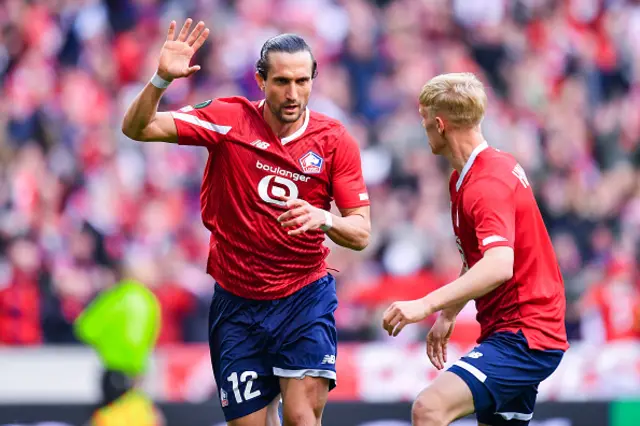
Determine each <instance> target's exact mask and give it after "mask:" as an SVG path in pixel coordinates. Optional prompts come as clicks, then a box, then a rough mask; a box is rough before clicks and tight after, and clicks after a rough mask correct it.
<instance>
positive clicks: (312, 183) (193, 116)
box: [122, 19, 370, 426]
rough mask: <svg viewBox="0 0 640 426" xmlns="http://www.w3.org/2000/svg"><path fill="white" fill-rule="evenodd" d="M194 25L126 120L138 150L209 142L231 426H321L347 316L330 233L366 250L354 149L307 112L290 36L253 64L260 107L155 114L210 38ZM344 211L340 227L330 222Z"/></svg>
mask: <svg viewBox="0 0 640 426" xmlns="http://www.w3.org/2000/svg"><path fill="white" fill-rule="evenodd" d="M191 25H192V21H191V20H190V19H189V20H187V21H186V23H185V24H184V26H183V28H182V30H181V31H180V33H179V34H178V36H177V38H176V36H175V28H176V25H175V22H172V23H171V24H170V26H169V32H168V35H167V40H166V42H165V44H164V46H163V48H162V50H161V52H160V59H159V65H158V70H157V73H156V74H155V75H154V76H153V78H152V79H151V81H150V82H149V84H147V85H146V87H145V88H144V89H143V90H142V92H141V93H140V94H139V95H138V96H137V98H136V99H135V100H134V101H133V103H132V104H131V106H130V107H129V109H128V110H127V112H126V115H125V118H124V122H123V125H122V130H123V132H124V133H125V134H126V135H127V136H129V137H130V138H132V139H135V140H138V141H163V142H170V143H178V144H181V145H199V146H202V147H205V148H206V149H207V150H208V152H209V157H208V162H207V165H206V167H205V171H204V178H203V183H202V193H201V202H202V220H203V222H204V225H205V226H206V228H207V229H208V230H209V231H210V232H211V241H210V252H209V260H208V265H207V270H208V273H209V274H210V275H211V276H213V278H214V279H215V280H216V286H215V292H214V296H213V300H212V303H211V310H210V315H209V326H210V340H209V344H210V350H211V361H212V365H213V371H214V375H215V378H216V382H217V384H218V392H219V397H220V402H221V405H222V410H223V412H224V415H225V418H226V420H227V422H228V423H229V424H230V425H234V426H244V425H265V424H269V425H272V424H278V423H279V418H278V413H277V409H278V404H279V400H280V395H282V400H283V417H284V423H285V424H286V425H316V424H320V422H321V416H322V411H323V409H324V405H325V403H326V400H327V394H328V391H329V390H330V389H331V388H333V387H334V386H335V382H336V369H335V362H336V344H337V342H336V340H337V336H336V327H335V320H334V311H335V309H336V307H337V298H336V288H335V281H334V278H333V277H332V276H331V275H330V274H328V273H327V270H326V265H325V258H326V256H327V254H328V248H326V247H325V246H324V245H323V242H324V240H325V235H327V236H329V238H331V239H332V240H333V241H334V242H335V243H337V244H339V245H341V246H344V247H348V248H350V249H353V250H362V249H364V248H365V247H366V246H367V244H368V241H369V233H370V220H369V197H368V195H367V190H366V188H365V185H364V180H363V178H362V171H361V163H360V152H359V149H358V145H357V143H356V141H355V140H354V139H353V138H352V137H351V136H350V135H349V133H347V131H346V130H345V128H344V127H343V126H342V125H341V124H340V123H339V122H338V121H336V120H333V119H331V118H329V117H326V116H324V115H322V114H319V113H316V112H312V111H309V109H308V108H307V102H308V100H309V95H310V93H311V86H312V82H313V78H314V77H315V76H316V68H317V65H316V61H315V60H314V58H313V55H312V53H311V50H310V48H309V46H308V45H307V44H306V43H305V41H304V40H303V39H302V38H300V37H298V36H296V35H291V34H283V35H279V36H276V37H274V38H272V39H270V40H268V41H267V42H266V43H265V44H264V46H263V47H262V51H261V54H260V58H259V60H258V62H257V66H256V68H257V71H256V81H257V83H258V86H259V87H260V89H261V90H262V91H263V92H264V94H265V99H264V100H262V101H260V102H250V101H248V100H247V99H245V98H242V97H230V98H220V99H214V100H209V101H206V102H203V103H200V104H198V105H194V106H187V107H184V108H182V109H181V110H179V111H173V112H157V107H158V102H159V100H160V97H161V96H162V94H163V92H164V90H165V89H166V88H167V87H168V86H169V83H170V82H171V81H172V80H175V79H177V78H182V77H189V76H190V75H192V74H193V73H195V72H197V71H198V70H199V69H200V67H199V66H197V65H193V66H190V64H189V62H190V60H191V58H192V57H193V54H194V53H195V51H196V50H198V48H200V47H201V46H202V44H203V43H204V42H205V39H206V38H207V36H208V33H209V30H208V29H207V28H205V26H204V23H202V22H200V23H198V24H197V25H196V26H195V28H194V29H193V31H191V32H190V29H191ZM332 200H335V202H336V205H337V207H338V209H339V210H340V213H341V214H340V216H335V215H333V214H331V213H330V212H329V210H330V204H331V201H332Z"/></svg>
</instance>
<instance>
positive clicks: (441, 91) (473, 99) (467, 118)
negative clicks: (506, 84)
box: [419, 73, 487, 128]
mask: <svg viewBox="0 0 640 426" xmlns="http://www.w3.org/2000/svg"><path fill="white" fill-rule="evenodd" d="M419 99H420V105H421V106H423V107H425V108H427V109H428V110H429V111H430V112H431V113H432V114H442V115H444V117H445V118H446V119H447V121H449V122H450V123H451V124H452V125H453V126H454V127H457V128H473V127H476V126H477V125H479V124H480V121H482V118H483V117H484V111H485V108H486V106H487V95H486V93H485V91H484V86H483V85H482V83H481V82H480V80H478V79H477V78H476V76H475V75H473V74H472V73H451V74H441V75H438V76H436V77H433V78H432V79H431V80H429V82H427V84H425V85H424V87H423V88H422V91H421V92H420V98H419Z"/></svg>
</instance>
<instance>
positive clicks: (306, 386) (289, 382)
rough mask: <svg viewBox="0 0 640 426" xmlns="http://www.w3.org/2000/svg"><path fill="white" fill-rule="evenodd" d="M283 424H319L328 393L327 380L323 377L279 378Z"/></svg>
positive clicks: (287, 425)
mask: <svg viewBox="0 0 640 426" xmlns="http://www.w3.org/2000/svg"><path fill="white" fill-rule="evenodd" d="M280 389H281V391H282V401H283V409H282V411H283V418H284V424H285V426H289V425H291V426H297V425H309V424H318V425H319V424H320V420H321V419H322V412H323V410H324V407H325V405H326V404H327V397H328V395H329V380H328V379H325V378H323V377H309V376H307V377H304V378H303V379H302V380H299V379H287V378H280Z"/></svg>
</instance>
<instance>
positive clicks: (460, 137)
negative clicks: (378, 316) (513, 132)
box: [383, 74, 569, 426]
mask: <svg viewBox="0 0 640 426" xmlns="http://www.w3.org/2000/svg"><path fill="white" fill-rule="evenodd" d="M486 103H487V97H486V94H485V91H484V87H483V85H482V83H481V82H480V81H478V80H477V79H476V77H475V76H474V75H473V74H445V75H440V76H437V77H435V78H433V79H432V80H431V81H429V82H428V83H427V84H426V85H425V86H424V88H423V89H422V92H421V94H420V108H419V111H420V115H421V116H422V124H423V126H424V128H425V129H426V132H427V136H428V139H429V145H430V146H431V150H432V152H433V153H434V154H437V155H442V156H444V157H445V158H446V159H447V160H448V161H449V163H450V164H451V166H452V167H453V169H454V171H453V173H452V175H451V179H450V182H449V192H450V195H451V220H452V222H453V231H454V234H455V237H456V242H457V245H458V249H459V250H460V255H461V256H462V263H463V270H462V274H461V275H460V277H459V278H458V279H457V280H455V281H453V282H451V283H450V284H448V285H445V286H443V287H441V288H440V289H438V290H435V291H433V292H431V293H429V294H427V295H426V296H425V297H423V298H421V299H418V300H413V301H401V302H395V303H393V304H392V305H391V306H390V307H389V308H388V309H387V310H386V311H385V313H384V319H383V327H384V328H385V329H386V330H387V331H388V332H389V334H390V335H394V336H395V335H397V334H398V333H399V332H400V331H401V330H402V329H403V327H404V326H405V325H406V324H409V323H414V322H418V321H421V320H423V319H424V318H426V317H427V316H429V315H431V314H433V313H436V312H440V314H439V316H438V319H437V320H436V323H435V324H434V326H433V327H432V329H431V330H430V332H429V335H428V337H427V354H428V356H429V359H430V361H431V363H432V364H433V365H434V366H435V367H436V368H437V369H439V370H441V369H443V368H444V364H445V363H446V362H447V352H446V350H447V343H448V340H449V337H450V336H451V333H452V331H453V328H454V325H455V319H456V316H457V315H458V313H459V312H460V311H461V310H462V308H463V307H464V306H465V304H466V303H467V302H468V301H469V300H472V299H473V300H475V302H476V307H477V310H478V314H477V319H478V322H479V323H480V326H481V336H480V338H479V339H478V346H477V347H476V348H475V349H474V350H473V351H471V352H470V353H469V354H467V355H466V356H464V357H462V358H461V359H460V360H459V361H457V362H455V363H454V364H453V365H452V366H451V367H450V368H449V369H448V370H447V371H445V372H444V373H442V374H441V375H440V376H439V377H438V378H437V379H436V380H435V381H434V382H433V383H432V384H431V386H429V387H428V388H427V389H425V390H424V391H422V392H421V393H420V395H419V396H418V398H417V399H416V401H415V403H414V405H413V409H412V417H413V424H414V425H416V426H445V425H448V424H449V423H451V422H452V421H454V420H455V419H457V418H460V417H463V416H466V415H468V414H471V413H474V412H475V413H476V417H477V419H478V424H479V425H481V426H482V425H487V426H489V425H490V426H502V425H509V426H522V425H527V424H528V423H529V421H530V420H531V418H532V417H533V409H534V405H535V401H536V394H537V389H538V385H539V384H540V383H541V382H542V381H543V380H545V379H546V378H547V377H549V376H550V375H551V374H552V373H553V372H554V371H555V370H556V368H557V367H558V365H559V363H560V361H561V359H562V357H563V355H564V352H565V351H566V350H567V349H568V347H569V345H568V343H567V336H566V330H565V322H564V317H565V294H564V283H563V280H562V277H561V275H560V270H559V268H558V263H557V261H556V257H555V253H554V250H553V247H552V245H551V239H550V238H549V235H548V233H547V230H546V228H545V225H544V223H543V221H542V216H541V214H540V211H539V209H538V206H537V203H536V200H535V198H534V195H533V192H532V190H531V185H530V183H529V181H528V180H527V176H526V174H525V172H524V170H523V169H522V167H521V166H520V165H519V164H518V163H517V162H516V160H515V159H514V158H513V157H512V156H511V155H509V154H507V153H504V152H500V151H498V150H497V149H494V148H491V147H490V146H489V145H488V144H487V142H486V141H485V139H484V137H483V135H482V133H481V130H480V122H481V121H482V118H483V116H484V112H485V108H486Z"/></svg>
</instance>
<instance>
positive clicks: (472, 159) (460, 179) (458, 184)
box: [456, 141, 489, 192]
mask: <svg viewBox="0 0 640 426" xmlns="http://www.w3.org/2000/svg"><path fill="white" fill-rule="evenodd" d="M487 148H489V144H488V143H487V142H486V141H485V142H482V143H481V144H480V145H478V146H476V147H475V148H474V149H473V151H472V152H471V156H469V159H468V160H467V162H466V163H465V165H464V167H463V168H462V172H460V177H458V181H457V182H456V192H457V191H459V190H460V187H461V186H462V182H463V181H464V177H465V176H466V175H467V173H468V172H469V170H471V166H473V163H474V162H475V161H476V157H477V156H478V154H480V153H481V152H482V151H484V150H485V149H487Z"/></svg>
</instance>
